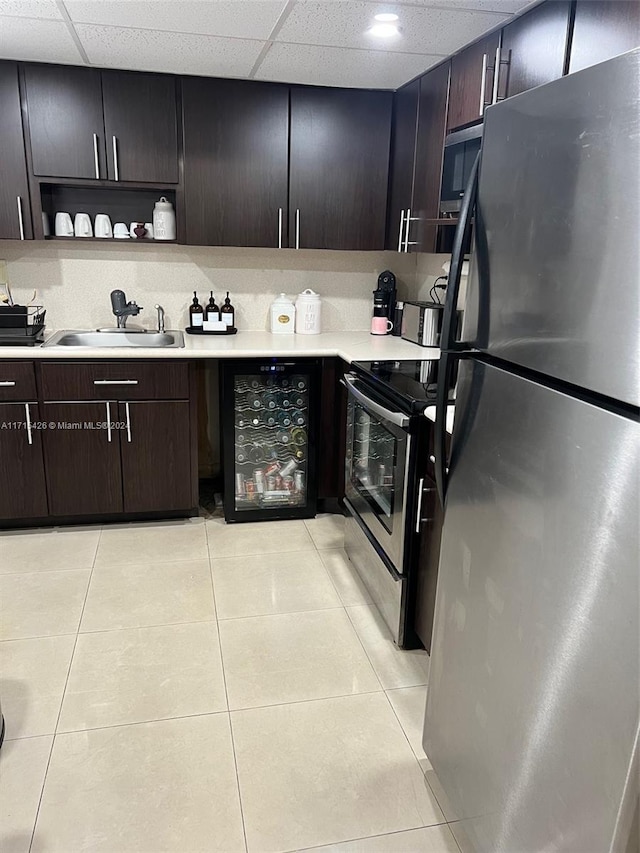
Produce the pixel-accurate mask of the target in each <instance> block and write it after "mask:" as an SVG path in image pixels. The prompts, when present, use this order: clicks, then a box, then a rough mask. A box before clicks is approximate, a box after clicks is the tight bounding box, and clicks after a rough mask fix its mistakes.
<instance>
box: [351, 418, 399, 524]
mask: <svg viewBox="0 0 640 853" xmlns="http://www.w3.org/2000/svg"><path fill="white" fill-rule="evenodd" d="M397 459H398V439H397V438H396V436H395V435H394V434H393V433H392V432H390V431H389V430H388V429H387V427H386V426H385V425H384V423H383V422H382V421H380V420H378V418H377V417H376V416H375V415H373V414H370V413H369V412H368V411H367V410H366V409H363V408H362V406H361V405H359V404H358V403H355V404H354V423H353V447H352V455H351V484H352V486H353V488H354V489H355V490H356V491H357V492H358V494H359V495H360V496H361V497H362V498H363V499H364V500H365V501H366V502H367V503H368V504H369V506H370V507H371V509H372V511H373V512H374V513H375V514H376V516H377V517H378V519H379V520H380V521H381V523H382V524H383V525H384V527H386V529H387V530H388V531H389V532H390V533H391V532H392V525H393V514H394V502H395V488H396V483H395V479H396V465H397Z"/></svg>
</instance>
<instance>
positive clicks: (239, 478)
mask: <svg viewBox="0 0 640 853" xmlns="http://www.w3.org/2000/svg"><path fill="white" fill-rule="evenodd" d="M246 494H247V489H246V487H245V482H244V474H236V496H237V497H239V498H243V497H244V496H245V495H246Z"/></svg>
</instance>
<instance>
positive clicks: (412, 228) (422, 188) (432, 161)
mask: <svg viewBox="0 0 640 853" xmlns="http://www.w3.org/2000/svg"><path fill="white" fill-rule="evenodd" d="M449 70H450V64H449V63H448V62H445V63H443V64H442V65H439V66H438V67H437V68H434V69H433V71H429V72H427V74H424V75H423V76H422V77H421V78H420V107H419V116H418V134H417V137H416V163H415V176H414V179H413V204H412V208H411V218H410V221H409V232H408V237H409V239H408V240H407V244H408V246H409V250H410V251H411V250H412V247H413V250H414V251H418V252H436V251H439V248H438V243H437V241H438V229H439V228H440V227H443V228H449V229H450V228H451V226H450V225H446V226H439V225H438V224H437V223H436V222H435V221H434V220H435V219H437V218H438V217H439V214H440V188H441V185H442V162H443V155H444V139H445V134H446V125H447V102H448V95H449Z"/></svg>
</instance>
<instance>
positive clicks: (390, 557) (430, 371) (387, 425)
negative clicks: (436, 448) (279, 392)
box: [344, 358, 438, 647]
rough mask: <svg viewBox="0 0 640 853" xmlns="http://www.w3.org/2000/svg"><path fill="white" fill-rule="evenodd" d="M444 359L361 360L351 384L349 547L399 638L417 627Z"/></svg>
mask: <svg viewBox="0 0 640 853" xmlns="http://www.w3.org/2000/svg"><path fill="white" fill-rule="evenodd" d="M437 371H438V359H437V358H434V359H431V360H423V361H408V362H360V363H355V364H353V365H352V369H351V371H350V372H349V373H347V374H345V376H344V384H345V386H346V388H347V391H348V409H347V448H346V463H345V506H346V509H347V512H348V517H347V521H346V535H345V550H346V551H347V554H348V555H349V558H350V559H351V561H352V562H353V563H354V565H355V567H356V569H357V570H358V573H359V574H360V576H361V578H362V580H363V582H364V584H365V585H366V587H367V588H368V590H369V592H370V594H371V597H372V598H373V600H374V602H375V604H376V605H377V607H378V609H379V610H380V612H381V614H382V616H383V618H384V620H385V622H386V623H387V625H388V627H389V629H390V631H391V633H392V635H393V638H394V640H395V642H396V643H398V645H400V646H403V647H404V646H406V647H411V646H415V645H416V644H417V642H418V641H417V639H416V637H415V634H414V630H413V613H414V601H415V593H414V585H415V577H414V575H415V560H416V557H417V552H416V546H417V542H418V535H419V532H420V527H421V523H422V520H423V519H422V513H421V507H422V498H423V486H424V482H423V481H421V480H420V479H419V476H418V473H417V472H418V470H420V469H423V468H424V459H425V454H426V452H427V446H426V445H427V442H426V437H427V429H428V425H427V420H426V418H425V417H424V415H423V412H424V409H425V408H426V406H427V405H429V403H431V404H433V402H434V401H435V392H436V381H437Z"/></svg>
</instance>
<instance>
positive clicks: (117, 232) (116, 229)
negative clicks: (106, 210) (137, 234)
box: [113, 222, 129, 240]
mask: <svg viewBox="0 0 640 853" xmlns="http://www.w3.org/2000/svg"><path fill="white" fill-rule="evenodd" d="M113 236H114V237H115V238H116V240H128V239H129V229H128V228H127V223H126V222H116V224H115V225H114V226H113Z"/></svg>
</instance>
